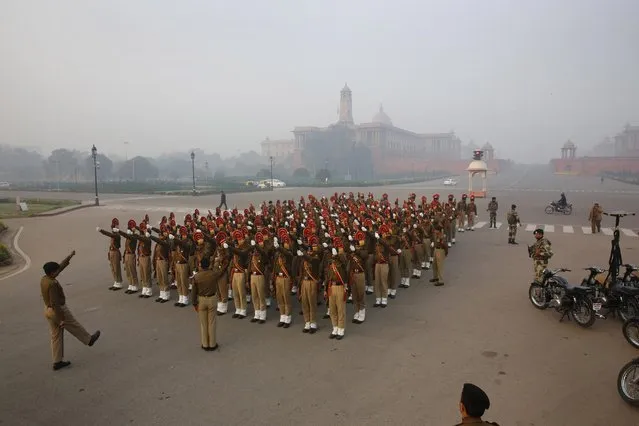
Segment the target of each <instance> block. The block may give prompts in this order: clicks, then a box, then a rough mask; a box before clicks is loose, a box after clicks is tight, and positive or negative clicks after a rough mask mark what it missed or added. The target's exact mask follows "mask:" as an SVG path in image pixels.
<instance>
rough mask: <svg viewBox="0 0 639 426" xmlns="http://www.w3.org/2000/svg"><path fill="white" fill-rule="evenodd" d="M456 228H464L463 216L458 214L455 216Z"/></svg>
mask: <svg viewBox="0 0 639 426" xmlns="http://www.w3.org/2000/svg"><path fill="white" fill-rule="evenodd" d="M457 227H458V228H461V229H463V228H464V215H463V214H460V215H459V216H457Z"/></svg>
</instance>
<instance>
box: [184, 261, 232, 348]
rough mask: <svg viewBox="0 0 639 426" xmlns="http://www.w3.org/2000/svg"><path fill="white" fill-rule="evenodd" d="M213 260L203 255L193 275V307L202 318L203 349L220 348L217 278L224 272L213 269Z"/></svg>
mask: <svg viewBox="0 0 639 426" xmlns="http://www.w3.org/2000/svg"><path fill="white" fill-rule="evenodd" d="M210 264H211V261H210V259H209V258H208V257H203V258H202V259H201V260H200V264H199V265H198V270H199V271H198V273H197V274H196V275H195V277H193V288H192V289H191V299H192V300H193V308H194V309H195V312H197V314H198V317H199V319H200V340H201V342H202V349H203V350H205V351H214V350H216V349H217V348H218V345H217V339H216V321H215V320H216V317H217V308H216V306H217V282H216V281H217V279H218V278H219V277H220V276H221V275H222V274H224V271H221V270H219V269H218V270H211V269H209V266H210Z"/></svg>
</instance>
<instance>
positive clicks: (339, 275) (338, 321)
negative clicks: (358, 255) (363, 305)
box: [324, 237, 348, 340]
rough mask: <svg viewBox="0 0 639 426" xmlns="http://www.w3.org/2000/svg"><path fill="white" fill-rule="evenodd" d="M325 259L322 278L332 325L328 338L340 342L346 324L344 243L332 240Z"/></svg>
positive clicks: (346, 260)
mask: <svg viewBox="0 0 639 426" xmlns="http://www.w3.org/2000/svg"><path fill="white" fill-rule="evenodd" d="M338 250H339V251H338ZM327 257H328V259H327V260H326V270H325V272H324V276H325V278H326V296H327V299H328V307H329V312H330V317H331V323H332V324H333V331H332V332H331V334H330V335H329V338H330V339H337V340H342V339H343V338H344V327H345V322H346V321H345V317H346V297H347V292H348V289H347V285H348V281H347V278H346V265H347V262H348V259H347V258H346V255H345V254H344V243H343V241H342V240H341V239H340V238H339V237H335V238H334V239H333V248H332V249H331V256H327Z"/></svg>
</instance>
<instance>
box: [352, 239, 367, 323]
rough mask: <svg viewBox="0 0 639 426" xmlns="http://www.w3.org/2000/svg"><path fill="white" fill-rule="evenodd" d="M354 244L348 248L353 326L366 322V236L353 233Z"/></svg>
mask: <svg viewBox="0 0 639 426" xmlns="http://www.w3.org/2000/svg"><path fill="white" fill-rule="evenodd" d="M354 240H355V241H354V244H357V246H354V245H351V246H350V251H351V255H350V259H349V262H348V277H349V282H350V287H351V289H352V294H353V307H354V308H355V315H354V316H353V323H354V324H361V323H363V322H364V321H365V320H366V273H365V268H366V267H365V265H366V264H367V260H368V257H369V254H368V248H367V247H366V234H365V233H364V232H362V231H358V232H356V233H355V238H354Z"/></svg>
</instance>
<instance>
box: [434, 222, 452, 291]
mask: <svg viewBox="0 0 639 426" xmlns="http://www.w3.org/2000/svg"><path fill="white" fill-rule="evenodd" d="M430 244H431V246H432V247H433V249H434V253H435V261H434V262H433V278H432V279H431V280H430V282H432V283H434V284H435V285H436V286H440V285H444V260H445V259H446V256H448V244H446V236H445V235H444V230H443V229H442V225H441V223H440V222H438V221H436V222H435V227H434V230H433V240H432V242H431V243H430Z"/></svg>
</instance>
